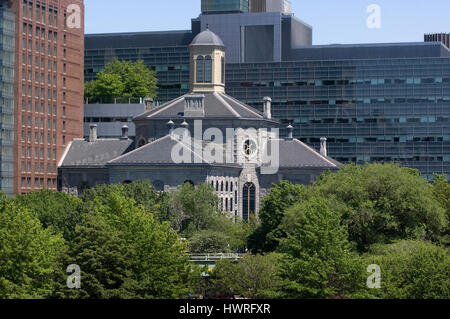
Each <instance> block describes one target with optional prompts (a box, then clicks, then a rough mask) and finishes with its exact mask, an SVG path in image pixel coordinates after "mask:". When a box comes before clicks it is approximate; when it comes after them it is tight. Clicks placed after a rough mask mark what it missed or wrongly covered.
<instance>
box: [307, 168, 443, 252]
mask: <svg viewBox="0 0 450 319" xmlns="http://www.w3.org/2000/svg"><path fill="white" fill-rule="evenodd" d="M312 192H313V193H314V194H316V195H318V196H321V197H324V198H328V199H329V200H330V201H331V205H332V207H333V209H334V210H336V211H339V212H340V213H341V214H342V221H343V223H345V224H346V225H348V229H349V238H350V240H351V241H354V242H355V243H356V244H357V247H358V250H359V251H361V252H363V251H366V250H367V249H368V247H369V246H370V245H372V244H374V243H389V242H391V241H393V240H399V239H432V240H437V238H438V237H439V236H440V234H441V232H442V231H443V230H444V229H445V227H446V224H447V220H446V217H445V211H444V209H443V208H442V207H441V205H440V204H439V203H438V201H436V199H435V198H434V196H433V188H432V186H431V185H430V184H428V182H427V181H426V180H424V179H423V178H421V177H420V175H419V173H418V171H416V170H412V169H409V168H405V167H400V166H398V165H397V164H366V165H364V166H356V165H354V164H349V165H345V166H344V167H342V168H341V169H340V170H339V171H338V172H336V173H333V174H325V175H324V176H322V177H321V178H320V179H319V180H318V181H316V182H315V183H314V185H313V189H312Z"/></svg>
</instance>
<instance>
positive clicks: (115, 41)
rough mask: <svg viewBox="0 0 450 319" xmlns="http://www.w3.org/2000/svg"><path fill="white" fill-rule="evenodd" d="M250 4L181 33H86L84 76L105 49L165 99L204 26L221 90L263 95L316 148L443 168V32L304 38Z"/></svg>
mask: <svg viewBox="0 0 450 319" xmlns="http://www.w3.org/2000/svg"><path fill="white" fill-rule="evenodd" d="M256 2H258V1H255V3H256ZM263 2H264V1H263ZM272 2H277V1H272ZM267 3H268V2H267ZM251 8H252V2H251V1H250V11H252V9H251ZM255 11H264V12H257V13H252V12H250V13H249V12H243V13H236V12H232V13H230V12H226V13H219V14H218V13H217V12H213V13H210V14H201V15H200V16H199V17H197V18H195V19H192V27H191V30H186V31H177V32H166V33H164V32H152V33H133V34H106V35H105V34H102V35H95V34H94V35H87V36H86V60H85V63H86V70H85V72H86V79H93V78H95V73H96V72H98V71H100V70H101V69H102V68H103V67H104V65H105V64H106V63H107V62H109V61H110V60H112V59H113V58H114V57H118V58H119V59H127V60H137V59H142V60H144V62H145V63H146V64H147V65H148V66H149V67H150V68H152V69H155V70H156V72H157V77H158V80H159V96H158V97H157V99H158V100H159V101H162V102H166V101H170V100H172V99H174V98H176V97H177V96H180V95H183V94H185V93H187V92H188V91H189V73H188V68H189V47H188V45H189V43H190V41H192V39H193V38H194V37H195V36H196V35H197V34H198V33H200V32H201V31H203V30H205V29H206V26H207V25H208V26H209V28H210V30H212V31H213V32H215V33H216V34H218V35H219V36H220V37H221V39H222V40H223V42H224V44H225V45H226V46H227V63H226V67H225V69H226V93H227V94H229V95H231V96H233V97H234V98H236V99H238V100H240V101H242V102H244V103H246V104H248V105H250V106H252V107H254V108H256V109H258V110H260V111H262V110H263V102H262V98H263V97H264V96H270V97H271V98H272V115H273V117H274V118H276V119H277V120H280V121H281V122H282V123H284V124H285V125H283V126H287V124H288V123H293V124H295V125H294V126H295V128H294V137H296V138H299V139H301V140H302V141H303V142H306V143H308V144H309V145H311V146H312V147H314V148H315V149H316V150H319V148H320V137H322V136H327V137H328V151H329V154H330V156H332V157H334V158H336V159H338V160H339V161H340V162H344V163H348V162H353V163H364V162H374V161H376V162H392V161H393V162H398V163H400V164H402V165H405V166H409V167H411V168H417V169H418V170H419V171H420V172H421V173H422V174H423V176H424V177H427V178H429V179H431V178H432V176H433V173H445V174H447V175H449V176H450V156H449V154H450V134H449V132H450V93H449V92H450V50H449V48H448V47H447V46H446V45H445V43H446V42H445V39H446V36H445V34H444V35H443V36H438V35H430V36H426V37H425V40H426V42H415V43H380V44H346V45H338V44H334V45H312V27H310V26H308V25H307V24H306V23H304V22H302V21H301V20H299V19H297V18H296V17H295V16H294V15H293V14H289V13H285V12H284V13H283V12H282V10H281V9H280V10H278V12H265V11H268V10H267V7H266V9H265V10H263V9H261V10H259V9H258V10H255ZM123 39H130V41H128V42H125V41H124V40H123ZM281 135H282V136H287V130H285V129H284V130H282V132H281Z"/></svg>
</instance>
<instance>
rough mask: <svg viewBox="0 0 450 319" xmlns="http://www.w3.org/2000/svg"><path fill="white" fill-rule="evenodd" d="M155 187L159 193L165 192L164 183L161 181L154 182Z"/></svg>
mask: <svg viewBox="0 0 450 319" xmlns="http://www.w3.org/2000/svg"><path fill="white" fill-rule="evenodd" d="M153 187H155V189H156V190H157V191H160V192H162V191H164V182H163V181H160V180H156V181H154V182H153Z"/></svg>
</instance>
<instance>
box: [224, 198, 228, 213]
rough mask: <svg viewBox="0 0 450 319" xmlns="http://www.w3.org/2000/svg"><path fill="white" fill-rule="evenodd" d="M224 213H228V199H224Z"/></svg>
mask: <svg viewBox="0 0 450 319" xmlns="http://www.w3.org/2000/svg"><path fill="white" fill-rule="evenodd" d="M225 211H228V198H225Z"/></svg>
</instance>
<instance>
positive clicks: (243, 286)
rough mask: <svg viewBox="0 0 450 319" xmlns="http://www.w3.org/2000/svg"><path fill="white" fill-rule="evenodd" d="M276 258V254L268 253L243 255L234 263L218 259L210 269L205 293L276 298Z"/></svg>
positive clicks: (278, 281) (278, 258)
mask: <svg viewBox="0 0 450 319" xmlns="http://www.w3.org/2000/svg"><path fill="white" fill-rule="evenodd" d="M279 260H280V256H279V255H277V254H269V255H265V256H264V255H246V256H244V257H243V258H242V259H240V260H239V262H237V263H234V262H232V261H230V260H223V261H220V262H218V263H217V264H216V266H215V268H214V271H213V273H212V276H211V287H210V290H209V293H210V294H211V295H213V296H219V297H220V296H233V295H240V296H242V297H244V298H251V299H260V298H277V297H278V296H279V293H278V291H277V290H278V287H279V285H280V278H279V277H278V265H279Z"/></svg>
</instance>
